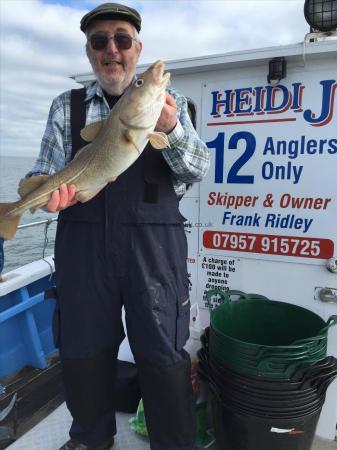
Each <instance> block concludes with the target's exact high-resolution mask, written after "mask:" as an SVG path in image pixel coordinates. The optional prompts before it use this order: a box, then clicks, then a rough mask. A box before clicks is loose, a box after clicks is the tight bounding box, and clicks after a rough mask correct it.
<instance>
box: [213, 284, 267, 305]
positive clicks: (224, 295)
mask: <svg viewBox="0 0 337 450" xmlns="http://www.w3.org/2000/svg"><path fill="white" fill-rule="evenodd" d="M213 295H219V296H220V297H221V300H222V303H225V302H226V303H230V302H231V301H232V300H231V296H232V295H236V296H239V300H249V299H251V298H253V299H254V300H268V301H269V298H268V297H265V296H264V295H260V294H246V293H245V292H243V291H239V290H228V291H218V290H217V289H212V290H210V291H207V292H206V299H207V303H208V308H209V309H210V310H212V303H211V297H212V296H213Z"/></svg>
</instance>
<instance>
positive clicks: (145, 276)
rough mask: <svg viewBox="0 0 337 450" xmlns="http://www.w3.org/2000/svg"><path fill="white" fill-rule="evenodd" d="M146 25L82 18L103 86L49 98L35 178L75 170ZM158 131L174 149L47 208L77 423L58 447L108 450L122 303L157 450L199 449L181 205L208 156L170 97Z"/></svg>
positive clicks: (116, 8)
mask: <svg viewBox="0 0 337 450" xmlns="http://www.w3.org/2000/svg"><path fill="white" fill-rule="evenodd" d="M140 28H141V17H140V15H139V13H138V12H137V11H135V10H134V9H132V8H129V7H127V6H124V5H119V4H115V3H105V4H102V5H100V6H98V7H96V8H95V9H94V10H92V11H91V12H89V13H88V14H86V15H85V16H84V17H83V18H82V20H81V30H82V31H83V32H84V33H85V35H86V38H87V44H86V52H87V55H88V58H89V61H90V63H91V65H92V68H93V70H94V72H95V75H96V78H97V82H94V83H92V84H91V85H89V86H87V87H86V90H85V92H84V93H83V94H84V95H83V99H82V100H81V101H79V100H78V93H79V92H81V91H78V90H77V91H75V93H74V92H73V93H70V92H66V93H64V94H62V95H61V96H59V97H57V98H56V99H55V100H54V102H53V104H52V107H51V110H50V115H49V118H48V123H47V128H46V132H45V134H44V137H43V140H42V146H41V152H40V156H39V158H38V160H37V162H36V164H35V166H34V168H33V170H32V172H31V173H30V174H29V175H30V176H31V175H36V174H41V173H44V174H52V173H54V172H55V171H58V170H60V169H61V168H62V167H63V166H64V165H65V164H66V163H67V162H69V160H70V159H71V158H72V157H73V156H74V154H75V152H76V151H77V150H78V149H79V148H80V147H81V146H83V145H84V144H85V143H84V142H82V141H81V138H80V136H79V130H80V125H79V122H81V120H79V115H80V112H79V111H80V110H81V108H82V110H83V111H84V113H83V115H84V116H86V117H85V118H86V125H88V124H89V123H91V122H96V121H98V120H102V119H104V118H105V117H106V116H107V115H108V114H109V110H110V108H111V107H112V106H113V105H114V103H116V101H117V100H118V98H119V97H120V96H121V95H123V92H124V91H125V90H126V89H127V87H128V86H129V85H130V83H132V82H133V80H134V79H135V71H136V64H137V62H138V59H139V56H140V53H141V50H142V43H141V42H140V40H139V35H138V32H139V31H140ZM76 92H77V94H76ZM75 94H76V95H75ZM75 96H76V98H77V100H76V99H75ZM76 102H77V103H76ZM70 116H71V117H70ZM83 121H84V119H83ZM81 126H84V123H83V124H82V125H81ZM156 130H157V131H162V132H165V133H166V134H167V135H168V139H169V142H170V148H168V149H165V150H164V151H162V152H158V151H154V150H153V149H151V148H150V146H148V148H146V149H145V150H144V152H143V153H142V155H141V156H140V157H139V158H138V159H137V161H136V162H135V163H134V164H133V165H132V166H131V167H130V168H129V169H128V170H126V171H125V172H124V173H123V174H122V175H121V176H119V177H118V179H117V180H116V181H115V182H113V183H110V184H109V185H108V186H107V187H106V188H105V189H104V190H103V191H102V192H101V193H99V194H98V195H97V196H96V197H95V198H93V199H92V200H90V201H88V202H87V203H84V204H80V203H77V201H76V195H75V190H76V187H75V186H72V185H70V186H65V185H63V186H61V187H60V189H59V190H57V191H55V192H54V193H53V195H52V197H51V199H50V201H49V203H48V204H47V205H46V207H45V208H46V209H47V210H48V211H54V212H55V211H61V212H60V214H59V223H58V229H57V234H56V243H55V265H56V276H57V292H58V309H57V312H56V315H55V339H56V341H57V343H58V346H59V349H60V356H61V360H62V367H63V376H64V385H65V393H66V402H67V406H68V408H69V410H70V412H71V414H72V416H73V423H72V426H71V429H70V437H71V439H70V440H69V441H68V442H67V443H66V444H65V445H64V446H63V447H61V449H62V450H103V449H109V448H110V447H111V446H112V445H113V436H114V435H115V433H116V423H115V412H114V398H113V389H112V388H113V383H114V378H115V372H116V358H117V352H118V347H119V345H120V343H121V341H122V340H123V338H124V330H123V325H122V321H121V308H122V305H124V307H125V312H126V325H127V332H128V338H129V342H130V347H131V349H132V352H133V354H134V357H135V360H136V363H137V367H138V372H139V379H140V384H141V390H142V397H143V401H144V408H145V415H146V420H147V426H148V431H149V436H150V443H151V449H152V450H178V449H179V450H195V448H196V447H195V443H194V442H195V424H194V402H193V393H192V389H191V381H190V361H189V357H188V355H187V354H186V352H185V351H184V350H183V347H184V345H185V343H186V340H187V338H188V332H189V331H188V328H189V308H190V305H189V289H188V277H187V269H186V256H187V245H186V237H185V233H184V227H183V221H184V218H183V217H182V216H181V214H180V213H179V209H178V198H179V197H180V196H181V195H182V194H183V193H184V191H185V188H186V185H185V183H192V182H196V181H200V180H201V179H202V178H203V176H204V175H205V173H206V171H207V169H208V166H209V153H208V150H207V147H206V146H205V144H204V143H203V142H202V141H201V140H200V139H199V137H198V136H197V134H196V132H195V131H194V129H193V127H192V125H191V122H190V119H189V117H188V113H187V103H186V99H185V98H184V97H183V96H181V95H180V94H178V93H177V92H175V91H174V90H173V89H169V90H168V92H167V98H166V104H165V105H164V107H163V109H162V112H161V115H160V118H159V120H158V123H157V126H156Z"/></svg>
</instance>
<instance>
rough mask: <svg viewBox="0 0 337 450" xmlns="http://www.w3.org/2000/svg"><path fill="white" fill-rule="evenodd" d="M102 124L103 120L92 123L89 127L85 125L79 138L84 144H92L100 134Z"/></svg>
mask: <svg viewBox="0 0 337 450" xmlns="http://www.w3.org/2000/svg"><path fill="white" fill-rule="evenodd" d="M104 123H105V120H100V121H99V122H93V123H91V124H90V125H87V126H86V127H85V128H82V130H81V132H80V135H81V138H82V139H84V140H85V141H86V142H92V141H93V140H94V139H95V137H96V136H97V135H98V133H99V132H100V130H101V128H102V126H103V125H104Z"/></svg>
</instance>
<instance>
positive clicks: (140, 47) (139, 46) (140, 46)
mask: <svg viewBox="0 0 337 450" xmlns="http://www.w3.org/2000/svg"><path fill="white" fill-rule="evenodd" d="M142 49H143V43H142V42H141V41H139V42H138V58H139V57H140V54H141V52H142Z"/></svg>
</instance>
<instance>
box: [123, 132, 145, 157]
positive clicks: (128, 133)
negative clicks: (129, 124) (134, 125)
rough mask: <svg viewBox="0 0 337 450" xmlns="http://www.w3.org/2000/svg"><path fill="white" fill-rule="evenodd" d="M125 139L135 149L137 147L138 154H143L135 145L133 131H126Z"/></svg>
mask: <svg viewBox="0 0 337 450" xmlns="http://www.w3.org/2000/svg"><path fill="white" fill-rule="evenodd" d="M124 137H125V139H126V140H127V141H128V142H130V143H131V144H132V145H133V146H134V147H135V149H136V150H137V152H138V153H139V154H141V151H140V150H139V148H138V147H137V144H136V143H135V139H134V137H133V134H132V131H131V130H129V129H128V130H125V132H124Z"/></svg>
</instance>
